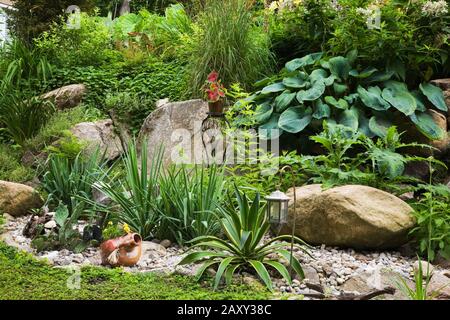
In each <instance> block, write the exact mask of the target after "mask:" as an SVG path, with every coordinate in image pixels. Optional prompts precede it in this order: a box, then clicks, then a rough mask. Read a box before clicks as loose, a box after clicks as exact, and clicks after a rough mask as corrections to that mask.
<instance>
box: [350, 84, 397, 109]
mask: <svg viewBox="0 0 450 320" xmlns="http://www.w3.org/2000/svg"><path fill="white" fill-rule="evenodd" d="M357 92H358V94H359V98H360V99H361V101H362V103H364V105H365V106H366V107H369V108H372V109H374V110H377V111H386V110H387V109H389V107H390V104H389V103H387V102H386V101H385V100H384V99H383V98H382V97H381V89H380V88H379V87H369V88H367V90H366V89H364V88H363V87H361V86H358V89H357Z"/></svg>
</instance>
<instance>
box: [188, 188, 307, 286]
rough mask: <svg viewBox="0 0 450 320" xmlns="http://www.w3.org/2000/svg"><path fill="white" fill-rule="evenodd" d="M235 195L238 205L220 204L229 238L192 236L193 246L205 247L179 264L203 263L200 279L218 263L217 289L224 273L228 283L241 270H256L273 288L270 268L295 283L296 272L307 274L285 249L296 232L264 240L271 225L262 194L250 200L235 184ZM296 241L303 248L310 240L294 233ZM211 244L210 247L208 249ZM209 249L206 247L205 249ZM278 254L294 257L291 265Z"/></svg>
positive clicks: (285, 257) (221, 218)
mask: <svg viewBox="0 0 450 320" xmlns="http://www.w3.org/2000/svg"><path fill="white" fill-rule="evenodd" d="M235 195H236V201H237V204H238V208H236V207H235V206H234V204H235V203H236V201H233V199H231V198H230V199H229V201H228V202H227V203H228V205H227V206H225V207H220V224H221V226H222V229H223V232H224V235H225V238H224V239H222V238H218V237H215V236H201V237H198V238H196V239H194V240H192V243H193V246H192V247H191V249H192V248H200V249H201V251H195V252H191V253H189V254H188V255H187V256H186V257H185V258H184V259H183V260H182V261H181V262H180V263H179V264H180V265H184V264H189V263H203V264H202V266H201V268H200V269H199V270H198V272H197V279H200V278H201V277H202V275H203V273H204V272H205V270H206V269H208V268H210V267H217V273H216V276H215V280H214V289H217V288H218V286H219V283H220V281H221V279H222V278H223V277H225V281H226V284H227V285H229V284H230V283H231V281H232V278H233V274H234V273H235V272H239V271H250V272H256V274H257V275H258V277H259V278H260V279H261V280H262V281H263V282H264V284H265V285H266V287H267V288H268V289H269V290H271V291H272V290H273V285H272V280H271V275H270V272H272V271H274V272H277V273H279V274H280V275H281V276H282V277H283V278H284V279H286V280H287V281H288V283H291V281H292V277H291V275H292V273H293V274H296V275H298V276H299V277H300V278H304V273H303V269H302V267H301V265H300V262H299V261H298V260H297V258H295V257H293V256H292V257H291V254H292V252H289V251H288V250H286V249H285V247H286V246H288V245H289V244H288V243H286V242H283V241H291V240H292V236H288V235H283V236H278V237H275V238H273V239H271V240H270V241H268V242H264V241H263V239H264V236H265V235H266V234H267V232H268V231H269V228H270V223H269V221H268V218H267V215H266V213H265V205H263V206H261V202H260V196H259V194H256V195H255V198H254V199H253V201H252V202H251V203H250V202H249V199H248V197H247V196H246V194H245V193H241V192H240V191H239V190H238V189H237V187H236V186H235ZM294 241H295V243H296V245H298V246H299V248H300V249H301V250H303V251H304V252H306V253H308V252H307V251H306V249H305V247H307V244H306V243H305V242H304V241H303V240H301V239H299V238H297V237H294ZM204 248H208V249H209V250H205V249H204ZM203 250H205V251H203ZM274 256H278V257H279V258H282V259H284V260H285V261H286V262H287V263H289V261H292V265H290V269H292V271H293V272H292V273H291V274H290V272H289V271H288V268H286V266H285V265H284V264H283V263H281V262H280V261H279V260H278V259H277V258H275V257H274Z"/></svg>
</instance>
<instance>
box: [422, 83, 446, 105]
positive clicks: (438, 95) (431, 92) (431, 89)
mask: <svg viewBox="0 0 450 320" xmlns="http://www.w3.org/2000/svg"><path fill="white" fill-rule="evenodd" d="M419 88H420V91H422V93H423V94H424V95H425V96H426V97H427V98H428V100H429V101H430V102H431V103H432V104H433V105H434V106H435V107H436V108H438V109H439V110H441V111H447V110H448V108H447V104H446V103H445V99H444V93H443V92H442V90H441V89H440V88H438V87H436V86H434V85H432V84H431V83H421V84H420V86H419Z"/></svg>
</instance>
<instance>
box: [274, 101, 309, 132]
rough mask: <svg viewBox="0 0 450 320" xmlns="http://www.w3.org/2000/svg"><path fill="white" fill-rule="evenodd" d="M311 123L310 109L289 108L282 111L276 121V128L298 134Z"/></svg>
mask: <svg viewBox="0 0 450 320" xmlns="http://www.w3.org/2000/svg"><path fill="white" fill-rule="evenodd" d="M310 122H311V109H310V108H307V109H303V108H301V107H291V108H288V109H287V110H286V111H284V112H283V113H282V114H281V116H280V119H279V121H278V126H279V127H280V128H281V129H283V130H284V131H286V132H289V133H298V132H300V131H302V130H303V129H305V128H306V127H307V126H308V125H309V124H310Z"/></svg>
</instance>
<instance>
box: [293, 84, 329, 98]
mask: <svg viewBox="0 0 450 320" xmlns="http://www.w3.org/2000/svg"><path fill="white" fill-rule="evenodd" d="M324 92H325V84H324V83H323V82H320V81H319V82H316V83H315V84H314V85H313V86H312V87H311V88H309V89H308V90H301V91H299V92H297V100H298V102H300V103H303V101H314V100H317V99H319V98H320V97H321V96H322V95H323V94H324Z"/></svg>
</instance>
